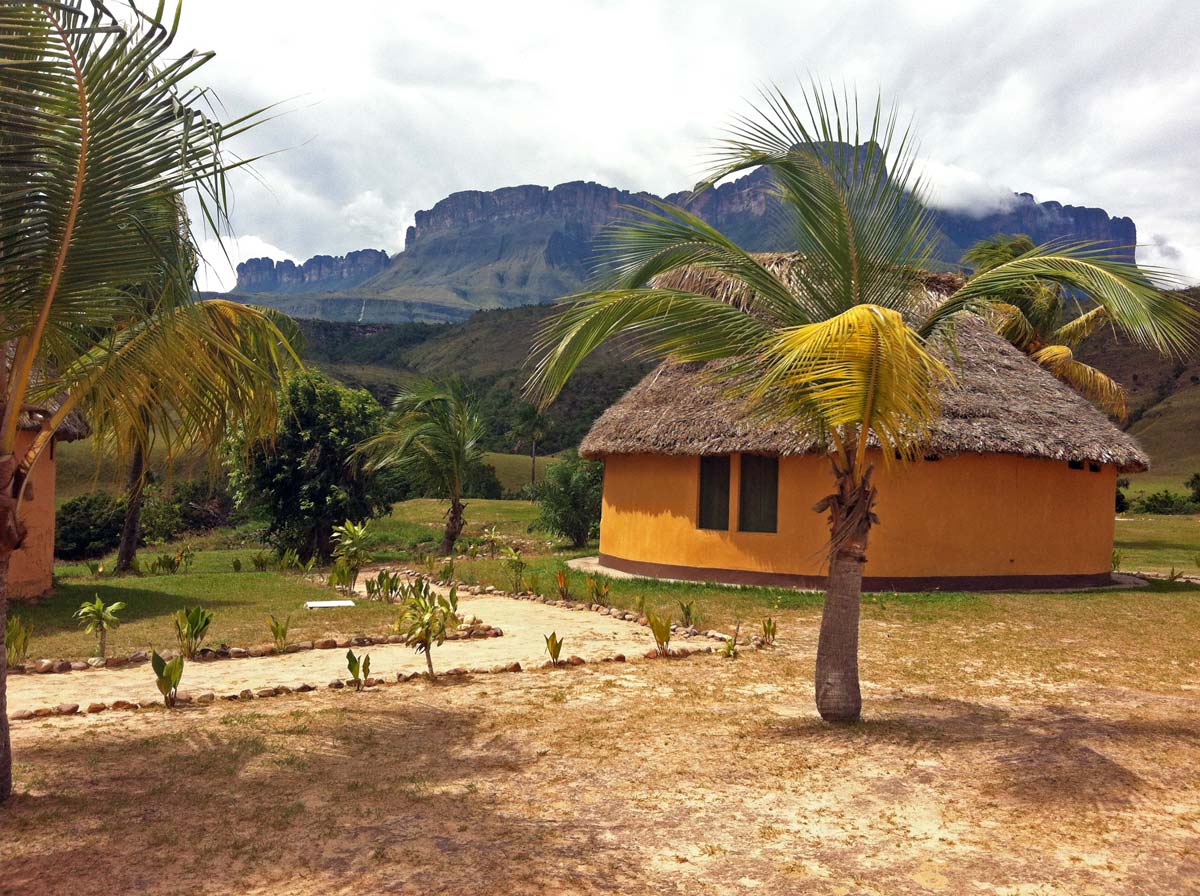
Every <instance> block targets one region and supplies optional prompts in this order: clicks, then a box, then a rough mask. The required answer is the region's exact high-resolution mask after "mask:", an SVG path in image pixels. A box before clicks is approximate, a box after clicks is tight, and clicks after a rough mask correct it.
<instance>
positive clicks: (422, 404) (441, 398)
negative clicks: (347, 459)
mask: <svg viewBox="0 0 1200 896" xmlns="http://www.w3.org/2000/svg"><path fill="white" fill-rule="evenodd" d="M392 409H393V411H394V414H393V416H392V418H391V420H389V422H388V426H387V429H386V430H385V431H384V432H382V433H380V434H379V435H377V436H375V437H374V438H371V439H368V440H367V441H365V442H363V444H362V445H361V446H360V448H359V450H360V451H361V453H362V454H364V455H366V456H367V458H368V464H367V465H368V467H369V468H370V469H374V470H381V469H388V468H391V469H395V470H397V471H398V472H400V473H401V474H403V475H404V476H405V477H406V478H407V479H408V480H409V481H410V482H412V483H413V484H414V485H416V486H418V487H419V488H424V489H427V490H429V491H430V492H432V493H433V494H435V495H437V496H438V497H439V498H446V499H448V500H449V501H450V508H449V509H448V510H447V511H446V528H445V530H444V532H443V534H442V554H450V553H452V552H453V551H454V544H455V542H457V541H458V537H459V535H461V534H462V530H463V527H464V526H465V525H466V518H465V517H464V515H463V511H464V510H465V508H466V505H465V504H463V491H464V487H465V483H466V481H467V476H468V474H469V473H470V472H471V470H472V468H474V467H477V466H478V465H479V464H481V463H482V462H483V446H482V439H483V434H484V427H483V421H482V420H481V419H480V418H479V414H478V413H477V412H476V410H475V408H474V407H473V405H472V404H471V402H470V400H469V399H468V398H467V394H466V391H465V390H464V389H463V386H462V383H460V382H458V381H453V382H451V383H449V384H448V385H441V384H438V383H434V382H431V381H423V382H419V383H417V384H416V385H414V386H412V387H411V388H409V389H407V390H405V391H404V392H402V393H400V394H399V395H398V396H397V397H396V400H395V402H394V403H393V405H392Z"/></svg>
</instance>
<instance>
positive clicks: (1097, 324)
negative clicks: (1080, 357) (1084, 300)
mask: <svg viewBox="0 0 1200 896" xmlns="http://www.w3.org/2000/svg"><path fill="white" fill-rule="evenodd" d="M1111 320H1112V318H1110V317H1109V315H1108V309H1107V308H1105V307H1104V306H1103V305H1098V306H1097V307H1095V308H1093V309H1092V310H1090V311H1085V312H1083V313H1082V314H1080V315H1079V316H1078V317H1075V318H1074V319H1072V320H1069V321H1067V322H1066V323H1065V324H1063V325H1062V326H1060V327H1059V328H1058V329H1056V330H1055V331H1054V332H1053V333H1052V334H1051V335H1050V341H1051V342H1054V343H1057V344H1058V345H1066V346H1070V347H1072V348H1074V347H1075V346H1077V345H1079V344H1080V343H1081V342H1083V341H1084V340H1085V339H1087V338H1088V337H1089V336H1091V335H1092V334H1093V333H1095V332H1096V331H1097V330H1099V329H1100V328H1101V327H1103V326H1104V325H1105V324H1107V323H1110V322H1111Z"/></svg>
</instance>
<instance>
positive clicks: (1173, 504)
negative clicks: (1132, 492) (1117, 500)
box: [1132, 489, 1200, 515]
mask: <svg viewBox="0 0 1200 896" xmlns="http://www.w3.org/2000/svg"><path fill="white" fill-rule="evenodd" d="M1132 507H1133V511H1134V512H1135V513H1157V514H1166V515H1178V514H1184V513H1197V512H1200V505H1197V504H1195V503H1194V502H1192V501H1191V500H1190V498H1189V496H1187V495H1182V494H1179V493H1178V492H1172V491H1168V490H1167V489H1162V490H1160V491H1157V492H1152V493H1151V494H1149V495H1145V496H1143V497H1140V498H1135V499H1134V500H1133V502H1132Z"/></svg>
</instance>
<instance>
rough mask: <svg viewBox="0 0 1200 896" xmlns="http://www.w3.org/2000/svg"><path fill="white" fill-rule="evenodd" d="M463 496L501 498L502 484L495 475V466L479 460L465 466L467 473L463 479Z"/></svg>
mask: <svg viewBox="0 0 1200 896" xmlns="http://www.w3.org/2000/svg"><path fill="white" fill-rule="evenodd" d="M463 497H464V498H489V499H496V498H503V497H504V486H503V485H501V483H500V477H499V476H497V475H496V468H495V467H493V466H492V465H491V464H489V463H484V462H483V461H480V462H479V463H474V464H471V465H470V466H469V467H467V475H466V478H465V479H464V480H463Z"/></svg>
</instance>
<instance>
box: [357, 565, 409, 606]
mask: <svg viewBox="0 0 1200 896" xmlns="http://www.w3.org/2000/svg"><path fill="white" fill-rule="evenodd" d="M365 584H366V588H367V599H368V600H380V601H384V602H386V603H392V602H393V601H395V600H396V598H398V597H399V596H400V594H401V591H402V590H403V585H404V580H403V579H402V578H401V577H400V573H398V572H392V571H391V570H388V569H381V570H379V573H378V574H377V575H376V576H375V578H373V579H367V581H366V583H365Z"/></svg>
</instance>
